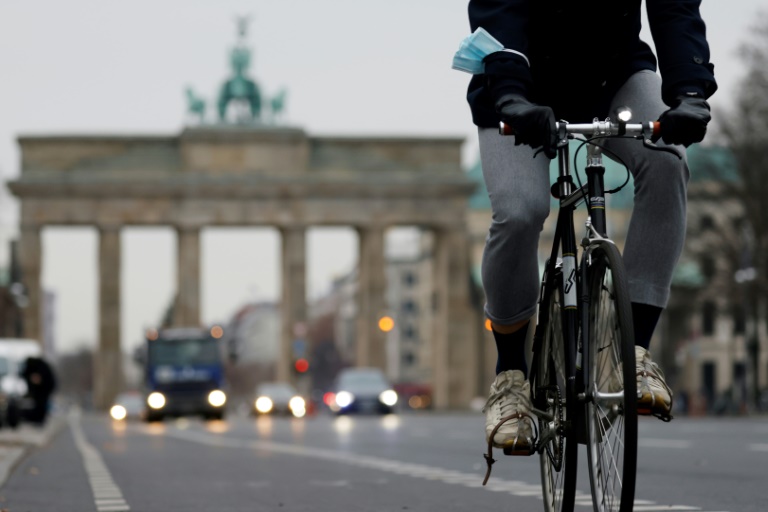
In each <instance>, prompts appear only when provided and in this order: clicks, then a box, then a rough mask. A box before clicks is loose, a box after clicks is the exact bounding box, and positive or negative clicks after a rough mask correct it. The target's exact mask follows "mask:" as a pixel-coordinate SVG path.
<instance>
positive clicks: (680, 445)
mask: <svg viewBox="0 0 768 512" xmlns="http://www.w3.org/2000/svg"><path fill="white" fill-rule="evenodd" d="M691 444H692V443H691V442H690V441H686V440H685V439H653V438H648V437H645V438H640V439H638V440H637V445H638V446H639V447H641V448H664V449H665V450H666V449H669V448H675V449H680V450H684V449H686V448H690V447H691Z"/></svg>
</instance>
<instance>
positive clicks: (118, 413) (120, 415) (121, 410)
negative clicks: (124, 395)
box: [109, 405, 128, 421]
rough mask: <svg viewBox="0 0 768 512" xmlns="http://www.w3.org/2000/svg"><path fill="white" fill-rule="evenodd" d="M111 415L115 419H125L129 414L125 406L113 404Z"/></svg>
mask: <svg viewBox="0 0 768 512" xmlns="http://www.w3.org/2000/svg"><path fill="white" fill-rule="evenodd" d="M109 415H110V416H112V419H113V420H117V421H120V420H124V419H125V417H126V416H128V411H126V410H125V407H123V406H122V405H113V406H112V408H111V409H110V410H109Z"/></svg>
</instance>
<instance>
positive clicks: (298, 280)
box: [277, 226, 311, 382]
mask: <svg viewBox="0 0 768 512" xmlns="http://www.w3.org/2000/svg"><path fill="white" fill-rule="evenodd" d="M280 232H281V235H282V246H283V254H282V261H283V267H282V273H283V276H282V277H283V285H282V286H283V294H282V303H281V308H280V323H281V326H280V332H281V335H280V353H279V356H278V361H277V380H278V381H280V382H289V381H291V365H292V362H293V341H294V339H295V338H296V337H297V336H298V335H301V333H297V332H296V331H297V329H296V326H298V325H304V324H305V322H306V320H307V292H306V289H307V283H306V281H307V254H306V250H307V247H306V229H305V228H304V227H303V226H302V227H290V228H283V229H281V230H280ZM310 364H311V363H310Z"/></svg>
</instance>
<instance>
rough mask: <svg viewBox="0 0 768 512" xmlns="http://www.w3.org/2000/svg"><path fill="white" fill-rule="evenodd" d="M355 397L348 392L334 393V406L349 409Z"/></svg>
mask: <svg viewBox="0 0 768 512" xmlns="http://www.w3.org/2000/svg"><path fill="white" fill-rule="evenodd" d="M354 399H355V397H354V396H353V395H352V393H350V392H349V391H339V392H338V393H336V405H338V406H339V407H349V405H350V404H351V403H352V401H353V400H354Z"/></svg>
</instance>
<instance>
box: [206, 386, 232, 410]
mask: <svg viewBox="0 0 768 512" xmlns="http://www.w3.org/2000/svg"><path fill="white" fill-rule="evenodd" d="M208 403H209V404H211V405H212V406H214V407H221V406H222V405H224V404H225V403H227V395H225V394H224V392H223V391H222V390H220V389H214V390H213V391H211V392H210V393H208Z"/></svg>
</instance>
